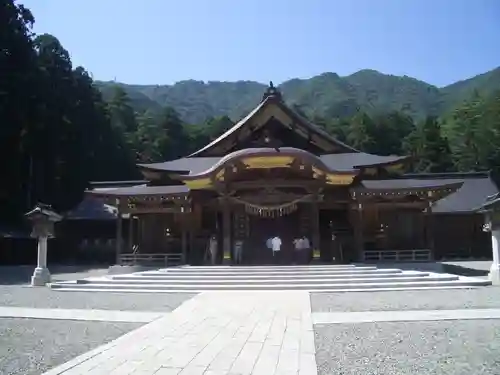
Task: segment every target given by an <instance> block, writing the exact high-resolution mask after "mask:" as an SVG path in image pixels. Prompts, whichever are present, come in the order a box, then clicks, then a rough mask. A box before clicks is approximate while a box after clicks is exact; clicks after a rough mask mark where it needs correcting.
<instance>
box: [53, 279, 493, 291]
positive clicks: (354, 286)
mask: <svg viewBox="0 0 500 375" xmlns="http://www.w3.org/2000/svg"><path fill="white" fill-rule="evenodd" d="M490 284H491V282H489V281H488V280H481V279H473V278H464V277H458V278H457V279H454V280H447V279H446V278H444V280H426V278H422V279H420V280H418V281H401V280H391V281H388V280H387V281H383V280H374V281H373V282H352V283H348V282H345V281H343V282H336V283H334V282H325V283H311V284H308V283H294V284H284V283H268V284H259V285H252V284H248V283H245V284H215V285H206V284H205V285H203V284H201V285H190V284H158V283H157V284H153V285H150V284H145V283H141V284H133V283H117V282H108V283H106V282H99V281H98V280H95V281H92V282H90V283H76V282H60V283H54V284H51V288H53V289H56V290H85V291H135V292H141V291H158V292H160V291H165V292H187V293H197V292H203V291H205V292H206V291H227V290H234V291H238V290H240V291H243V290H308V291H336V292H341V291H362V290H363V291H365V290H372V291H373V290H401V289H403V290H404V289H419V288H424V289H425V288H435V287H440V288H445V287H453V288H456V287H477V286H484V285H490Z"/></svg>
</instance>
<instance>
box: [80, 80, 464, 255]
mask: <svg viewBox="0 0 500 375" xmlns="http://www.w3.org/2000/svg"><path fill="white" fill-rule="evenodd" d="M408 161H409V159H408V158H407V157H398V156H378V155H370V154H366V153H362V152H360V151H358V150H355V149H353V148H351V147H349V146H347V145H345V144H343V143H341V142H339V141H338V140H336V139H334V138H332V137H331V136H330V135H328V134H326V133H325V132H324V131H322V130H321V129H320V128H318V127H317V126H315V125H314V124H311V123H309V122H308V121H307V120H305V119H303V118H301V117H300V116H299V115H297V114H296V113H294V112H293V111H292V110H291V109H290V108H288V107H287V106H286V105H285V103H284V102H283V100H282V98H281V95H280V93H279V92H278V91H277V90H276V89H275V88H274V87H272V86H270V88H269V89H268V91H267V92H266V93H265V95H264V97H263V100H262V102H261V103H260V104H259V106H257V108H255V109H254V110H253V111H252V112H251V113H250V114H249V115H248V116H247V117H245V118H244V119H242V120H241V121H240V122H238V123H237V124H236V125H234V127H233V128H231V129H230V130H228V131H227V132H226V133H224V134H223V135H222V136H221V137H219V138H218V139H216V140H215V141H213V142H212V143H210V144H209V145H207V146H206V147H204V148H202V149H201V150H199V151H197V152H196V153H194V154H192V155H189V156H187V157H185V158H182V159H178V160H173V161H169V162H165V163H156V164H146V165H140V166H139V167H140V168H141V170H142V172H143V175H144V177H145V178H146V180H147V181H148V182H146V183H145V184H142V185H138V186H132V187H123V188H115V189H106V190H99V189H95V190H91V191H89V192H88V193H89V195H91V196H92V197H94V198H97V199H101V200H102V201H103V202H106V203H108V204H112V205H114V206H116V207H117V209H118V212H119V214H118V225H117V226H116V228H117V233H116V238H117V240H116V244H115V246H116V255H117V262H118V263H120V262H121V260H122V259H123V257H124V254H125V255H127V254H173V255H177V256H178V259H179V260H180V261H181V262H187V263H191V264H201V263H203V261H204V256H205V250H206V247H207V241H208V238H209V237H210V236H212V235H216V236H217V238H218V244H219V249H220V251H219V254H220V256H219V262H222V261H223V258H224V259H225V260H226V261H228V262H229V261H231V259H232V257H233V254H232V253H233V248H234V244H235V242H236V241H242V242H243V248H244V250H243V254H244V255H243V260H244V263H248V264H262V263H269V262H271V261H272V259H270V256H271V255H270V251H269V250H268V249H267V248H266V246H265V242H266V239H267V238H269V237H271V236H275V235H279V236H280V237H281V238H282V240H283V251H282V257H281V258H282V259H281V261H282V262H284V263H291V262H293V250H292V240H293V239H294V238H297V237H298V236H302V235H305V236H307V237H308V238H309V239H310V241H311V243H312V246H313V248H314V249H315V255H316V256H317V257H320V258H321V260H323V261H325V262H331V261H336V262H354V261H377V260H388V261H394V260H428V259H432V258H433V257H434V256H435V254H436V252H435V246H436V244H437V243H436V239H435V238H434V236H435V235H436V233H437V232H436V231H435V230H434V229H433V228H434V224H433V222H434V220H435V219H436V215H433V214H432V207H433V205H434V204H435V202H438V201H440V200H442V199H444V198H445V197H447V196H448V195H450V194H453V193H455V192H456V191H457V190H458V189H460V188H461V187H462V184H463V182H462V181H461V180H459V179H453V180H449V179H448V180H444V179H442V180H439V179H437V180H433V179H419V178H418V176H410V178H409V177H408V176H404V172H405V170H406V166H407V164H408ZM123 215H126V216H127V217H129V218H130V219H129V220H128V222H129V229H128V230H127V233H128V234H127V235H124V230H123V223H122V220H123V219H122V217H123ZM438 242H439V241H438ZM370 257H371V258H370ZM384 257H385V258H384Z"/></svg>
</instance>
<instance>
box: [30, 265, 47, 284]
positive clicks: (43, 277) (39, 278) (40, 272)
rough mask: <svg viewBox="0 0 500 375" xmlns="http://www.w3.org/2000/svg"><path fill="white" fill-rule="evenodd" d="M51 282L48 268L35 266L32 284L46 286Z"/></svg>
mask: <svg viewBox="0 0 500 375" xmlns="http://www.w3.org/2000/svg"><path fill="white" fill-rule="evenodd" d="M48 283H50V272H49V269H48V268H40V267H37V268H35V272H33V276H31V286H45V285H46V284H48Z"/></svg>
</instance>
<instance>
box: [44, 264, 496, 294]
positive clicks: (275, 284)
mask: <svg viewBox="0 0 500 375" xmlns="http://www.w3.org/2000/svg"><path fill="white" fill-rule="evenodd" d="M490 284H491V282H490V281H488V280H485V279H479V278H472V277H464V276H457V275H451V274H442V273H433V272H423V271H406V270H401V269H395V268H391V269H383V268H377V267H375V266H362V265H361V266H356V265H310V266H202V267H194V266H180V267H171V268H165V269H159V270H155V271H145V272H136V273H131V274H124V275H109V276H103V277H92V278H87V279H81V280H74V281H64V282H56V283H52V284H51V285H50V286H51V288H52V289H54V290H59V291H95V292H97V291H108V292H111V291H119V292H156V293H160V292H187V293H196V292H205V291H244V290H261V291H266V290H306V291H314V292H347V291H350V292H355V291H359V292H360V291H382V290H415V289H448V288H449V289H453V288H454V289H456V288H474V287H479V286H485V285H490Z"/></svg>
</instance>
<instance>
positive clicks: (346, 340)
mask: <svg viewBox="0 0 500 375" xmlns="http://www.w3.org/2000/svg"><path fill="white" fill-rule="evenodd" d="M315 340H316V349H317V352H316V362H317V365H318V368H319V372H318V373H319V375H334V374H339V375H340V374H342V375H351V374H352V375H359V374H363V375H410V374H411V375H414V374H418V375H431V374H432V375H472V374H473V375H498V374H500V322H499V321H493V320H476V321H453V322H450V321H446V322H444V321H443V322H409V323H367V324H355V325H353V324H339V325H332V324H330V325H316V326H315Z"/></svg>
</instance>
